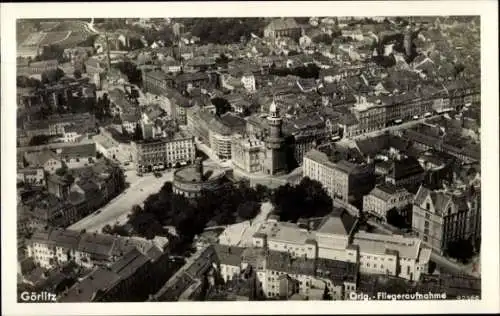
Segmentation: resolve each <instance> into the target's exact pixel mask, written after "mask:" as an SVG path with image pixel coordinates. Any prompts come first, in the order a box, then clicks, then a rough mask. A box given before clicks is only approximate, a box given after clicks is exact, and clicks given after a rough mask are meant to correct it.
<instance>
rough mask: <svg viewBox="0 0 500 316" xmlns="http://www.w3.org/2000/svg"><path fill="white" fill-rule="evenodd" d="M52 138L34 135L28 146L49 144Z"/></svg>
mask: <svg viewBox="0 0 500 316" xmlns="http://www.w3.org/2000/svg"><path fill="white" fill-rule="evenodd" d="M51 138H52V137H51V136H49V135H35V136H33V137H32V138H31V139H30V141H29V146H40V145H46V144H48V143H49V140H50V139H51Z"/></svg>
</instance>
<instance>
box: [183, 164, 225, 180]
mask: <svg viewBox="0 0 500 316" xmlns="http://www.w3.org/2000/svg"><path fill="white" fill-rule="evenodd" d="M222 175H224V170H222V169H216V168H212V167H208V166H203V174H202V175H201V174H200V173H199V172H198V170H196V167H195V166H188V167H185V168H182V169H179V170H177V171H176V172H175V177H176V179H179V180H180V181H185V182H193V183H195V182H204V181H210V180H214V179H217V178H219V177H221V176H222Z"/></svg>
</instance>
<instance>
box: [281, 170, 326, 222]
mask: <svg viewBox="0 0 500 316" xmlns="http://www.w3.org/2000/svg"><path fill="white" fill-rule="evenodd" d="M271 202H272V203H273V205H274V213H275V214H276V215H279V217H280V220H282V221H292V222H296V221H297V220H298V219H299V218H309V217H321V216H326V215H328V214H329V213H330V212H331V211H332V203H333V201H332V199H331V197H330V196H329V195H328V193H327V192H326V191H325V189H324V188H323V186H322V184H321V183H320V182H318V181H316V180H311V179H310V178H308V177H305V178H303V179H302V181H301V182H300V183H299V184H297V185H291V184H286V185H284V186H280V187H278V188H277V189H275V190H274V192H273V194H272V195H271Z"/></svg>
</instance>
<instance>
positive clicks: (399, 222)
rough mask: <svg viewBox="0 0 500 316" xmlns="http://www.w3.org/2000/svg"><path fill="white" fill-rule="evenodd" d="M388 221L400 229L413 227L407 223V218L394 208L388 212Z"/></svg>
mask: <svg viewBox="0 0 500 316" xmlns="http://www.w3.org/2000/svg"><path fill="white" fill-rule="evenodd" d="M386 219H387V223H389V224H390V225H392V226H394V227H397V228H400V229H406V228H410V227H411V226H410V224H409V223H408V222H407V221H406V218H405V217H404V216H402V215H401V213H400V211H399V210H398V209H396V208H392V209H390V210H389V211H387V214H386Z"/></svg>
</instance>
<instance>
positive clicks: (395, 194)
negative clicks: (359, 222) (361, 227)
mask: <svg viewBox="0 0 500 316" xmlns="http://www.w3.org/2000/svg"><path fill="white" fill-rule="evenodd" d="M413 197H414V195H413V194H411V193H410V192H408V191H407V190H406V189H405V188H403V187H399V186H395V185H392V184H390V183H384V184H382V185H379V186H376V187H375V188H374V189H373V190H372V191H371V192H370V194H368V195H365V196H364V197H363V211H364V212H367V213H370V214H373V215H375V216H377V217H378V218H381V219H384V220H385V219H386V215H387V212H388V211H389V210H390V209H392V208H397V209H401V208H403V207H405V206H407V205H410V204H411V203H412V202H413Z"/></svg>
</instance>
